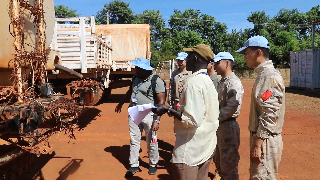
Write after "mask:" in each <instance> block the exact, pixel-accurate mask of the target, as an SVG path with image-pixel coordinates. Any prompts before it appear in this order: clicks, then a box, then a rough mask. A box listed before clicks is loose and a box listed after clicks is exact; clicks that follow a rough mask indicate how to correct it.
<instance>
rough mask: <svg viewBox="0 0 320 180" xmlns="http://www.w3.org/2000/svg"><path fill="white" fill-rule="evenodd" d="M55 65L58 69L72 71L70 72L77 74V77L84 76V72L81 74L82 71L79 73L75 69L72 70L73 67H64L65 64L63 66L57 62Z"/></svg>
mask: <svg viewBox="0 0 320 180" xmlns="http://www.w3.org/2000/svg"><path fill="white" fill-rule="evenodd" d="M54 67H55V68H56V69H57V70H62V71H65V72H67V73H70V74H72V75H75V76H76V77H78V78H80V79H82V78H83V75H82V74H80V73H78V72H77V71H74V70H72V69H69V68H67V67H64V66H62V65H60V64H55V65H54Z"/></svg>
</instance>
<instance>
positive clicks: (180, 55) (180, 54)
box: [176, 52, 188, 60]
mask: <svg viewBox="0 0 320 180" xmlns="http://www.w3.org/2000/svg"><path fill="white" fill-rule="evenodd" d="M187 56H188V54H187V53H185V52H179V53H178V56H177V58H176V59H177V60H185V59H186V58H187Z"/></svg>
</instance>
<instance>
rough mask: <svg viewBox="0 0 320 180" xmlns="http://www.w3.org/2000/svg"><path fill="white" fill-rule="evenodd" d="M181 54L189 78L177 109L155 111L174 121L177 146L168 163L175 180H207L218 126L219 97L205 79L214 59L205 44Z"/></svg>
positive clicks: (166, 108) (159, 108) (208, 78)
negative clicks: (185, 60)
mask: <svg viewBox="0 0 320 180" xmlns="http://www.w3.org/2000/svg"><path fill="white" fill-rule="evenodd" d="M183 50H184V51H186V52H188V57H187V65H186V67H187V70H188V71H191V72H192V75H190V77H189V78H188V80H187V81H186V83H185V85H184V88H183V92H182V96H181V98H180V102H179V103H180V106H179V108H178V110H174V109H172V108H171V107H169V106H166V105H159V107H158V108H157V109H155V110H154V111H155V113H157V114H158V115H162V114H164V113H166V112H168V114H169V115H172V116H174V117H175V119H174V132H175V134H176V142H175V146H174V149H173V152H172V160H171V162H172V170H173V176H174V179H175V180H195V179H196V180H206V179H207V178H208V170H209V165H210V160H211V159H212V156H213V152H214V150H215V147H216V145H217V137H216V131H217V129H218V126H219V120H218V115H219V102H218V93H217V92H216V91H214V90H213V89H214V85H213V83H212V81H211V79H210V77H209V76H208V75H207V74H208V73H207V66H208V63H209V62H210V61H211V60H212V59H213V57H214V55H213V52H212V50H211V48H210V47H209V46H207V45H204V44H200V45H197V46H195V47H193V48H184V49H183Z"/></svg>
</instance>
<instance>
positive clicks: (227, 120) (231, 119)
mask: <svg viewBox="0 0 320 180" xmlns="http://www.w3.org/2000/svg"><path fill="white" fill-rule="evenodd" d="M230 121H236V118H228V119H226V120H224V121H220V122H219V124H223V123H225V122H230Z"/></svg>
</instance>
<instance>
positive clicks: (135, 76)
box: [130, 74, 137, 88]
mask: <svg viewBox="0 0 320 180" xmlns="http://www.w3.org/2000/svg"><path fill="white" fill-rule="evenodd" d="M136 78H137V75H136V74H134V75H133V76H132V80H131V85H130V86H131V87H132V85H133V81H134V80H135V79H136ZM132 88H133V87H132Z"/></svg>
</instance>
